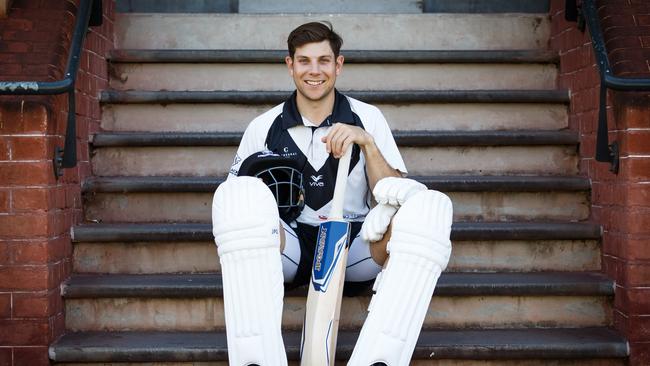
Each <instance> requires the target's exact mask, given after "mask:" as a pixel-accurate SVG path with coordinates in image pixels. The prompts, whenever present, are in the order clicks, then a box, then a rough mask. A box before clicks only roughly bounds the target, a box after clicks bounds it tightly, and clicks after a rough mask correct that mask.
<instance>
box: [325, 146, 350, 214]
mask: <svg viewBox="0 0 650 366" xmlns="http://www.w3.org/2000/svg"><path fill="white" fill-rule="evenodd" d="M353 147H354V144H351V145H350V146H348V149H347V150H346V151H345V153H344V154H343V156H342V157H341V158H340V159H339V167H338V170H337V171H336V183H335V186H334V197H333V198H332V208H331V209H330V217H329V219H330V220H334V219H336V220H342V219H343V203H344V201H345V188H346V185H347V184H348V171H349V170H350V159H351V156H352V148H353Z"/></svg>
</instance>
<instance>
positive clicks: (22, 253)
mask: <svg viewBox="0 0 650 366" xmlns="http://www.w3.org/2000/svg"><path fill="white" fill-rule="evenodd" d="M9 253H10V256H11V263H12V264H46V263H47V262H48V258H49V255H48V242H47V241H41V242H39V241H36V242H30V241H14V242H10V244H9Z"/></svg>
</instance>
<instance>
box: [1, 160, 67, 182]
mask: <svg viewBox="0 0 650 366" xmlns="http://www.w3.org/2000/svg"><path fill="white" fill-rule="evenodd" d="M0 177H3V182H2V183H3V185H9V186H12V185H47V184H53V183H54V182H55V178H54V170H53V167H52V162H50V161H42V162H29V163H23V162H0Z"/></svg>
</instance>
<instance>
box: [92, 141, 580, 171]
mask: <svg viewBox="0 0 650 366" xmlns="http://www.w3.org/2000/svg"><path fill="white" fill-rule="evenodd" d="M235 150H236V148H235V147H148V148H130V147H124V148H99V149H95V150H94V156H93V157H92V166H93V174H95V175H98V176H173V175H178V176H225V175H226V174H227V172H228V171H229V169H230V165H231V162H232V158H233V157H234V156H235ZM400 151H401V153H402V157H403V158H404V161H405V163H406V166H407V168H408V169H409V174H411V175H437V174H492V175H496V174H503V175H507V174H540V175H572V174H576V173H577V167H578V159H577V156H576V148H575V147H573V146H511V147H510V146H505V147H440V148H412V147H402V148H401V149H400Z"/></svg>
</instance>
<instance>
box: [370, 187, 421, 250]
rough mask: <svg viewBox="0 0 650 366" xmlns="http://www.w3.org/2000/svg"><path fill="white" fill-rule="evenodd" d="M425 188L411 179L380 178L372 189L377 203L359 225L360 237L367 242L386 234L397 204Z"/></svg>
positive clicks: (397, 206)
mask: <svg viewBox="0 0 650 366" xmlns="http://www.w3.org/2000/svg"><path fill="white" fill-rule="evenodd" d="M426 189H427V187H426V186H425V185H424V184H422V183H419V182H416V181H414V180H413V179H408V178H398V177H386V178H383V179H381V180H380V181H379V182H377V184H376V185H375V189H374V190H373V191H372V193H373V194H374V196H375V201H377V203H378V204H377V206H375V207H374V208H373V209H372V210H370V212H368V215H367V216H366V219H365V220H364V222H363V225H362V226H361V237H362V238H363V239H364V240H366V241H369V242H374V241H378V240H380V239H381V238H382V237H383V236H384V234H386V230H388V225H390V221H391V219H392V218H393V215H395V213H396V212H397V209H398V208H399V206H401V205H402V204H404V202H406V201H407V200H408V199H409V198H411V196H413V195H414V194H416V193H418V192H420V191H426Z"/></svg>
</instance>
